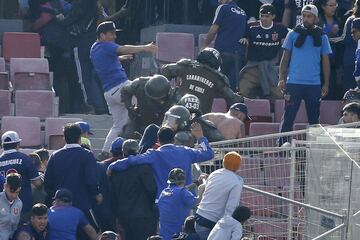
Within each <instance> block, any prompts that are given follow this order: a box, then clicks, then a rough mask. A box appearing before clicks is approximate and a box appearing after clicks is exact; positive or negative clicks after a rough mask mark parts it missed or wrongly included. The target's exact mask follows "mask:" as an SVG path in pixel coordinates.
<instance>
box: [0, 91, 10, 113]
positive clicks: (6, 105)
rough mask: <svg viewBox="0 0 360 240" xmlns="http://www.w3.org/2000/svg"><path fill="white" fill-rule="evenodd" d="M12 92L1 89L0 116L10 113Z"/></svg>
mask: <svg viewBox="0 0 360 240" xmlns="http://www.w3.org/2000/svg"><path fill="white" fill-rule="evenodd" d="M10 101H11V93H10V91H9V90H0V118H1V117H3V116H8V115H10V113H11V111H10V109H11V104H10V103H11V102H10Z"/></svg>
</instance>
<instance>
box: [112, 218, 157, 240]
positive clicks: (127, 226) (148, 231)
mask: <svg viewBox="0 0 360 240" xmlns="http://www.w3.org/2000/svg"><path fill="white" fill-rule="evenodd" d="M119 222H120V224H121V226H122V227H123V228H124V230H125V239H126V240H146V239H147V238H148V237H150V236H152V235H156V229H157V222H158V220H157V218H155V217H154V218H134V219H119Z"/></svg>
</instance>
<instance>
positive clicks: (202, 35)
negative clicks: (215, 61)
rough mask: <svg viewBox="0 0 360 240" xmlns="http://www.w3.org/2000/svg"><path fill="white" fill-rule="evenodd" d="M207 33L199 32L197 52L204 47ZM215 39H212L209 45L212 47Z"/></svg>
mask: <svg viewBox="0 0 360 240" xmlns="http://www.w3.org/2000/svg"><path fill="white" fill-rule="evenodd" d="M206 36H207V33H200V34H199V52H200V51H201V49H203V48H204V47H205V40H206ZM214 39H215V38H214ZM214 43H215V41H212V42H211V44H210V45H209V47H214Z"/></svg>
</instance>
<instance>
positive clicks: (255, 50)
mask: <svg viewBox="0 0 360 240" xmlns="http://www.w3.org/2000/svg"><path fill="white" fill-rule="evenodd" d="M287 32H288V31H287V29H286V28H285V27H284V26H283V25H282V24H279V23H273V24H272V25H271V26H270V27H268V28H265V27H263V26H262V25H261V23H260V21H258V22H256V23H255V24H251V25H249V32H248V38H249V49H248V60H249V61H264V60H272V59H274V58H275V57H276V56H277V54H278V52H279V50H280V48H281V41H282V40H283V39H284V38H285V37H286V34H287Z"/></svg>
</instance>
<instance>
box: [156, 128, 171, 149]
mask: <svg viewBox="0 0 360 240" xmlns="http://www.w3.org/2000/svg"><path fill="white" fill-rule="evenodd" d="M157 137H158V139H159V143H160V144H161V145H163V144H168V143H174V141H175V132H174V130H172V129H171V128H169V127H161V128H160V129H159V131H158V133H157Z"/></svg>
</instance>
